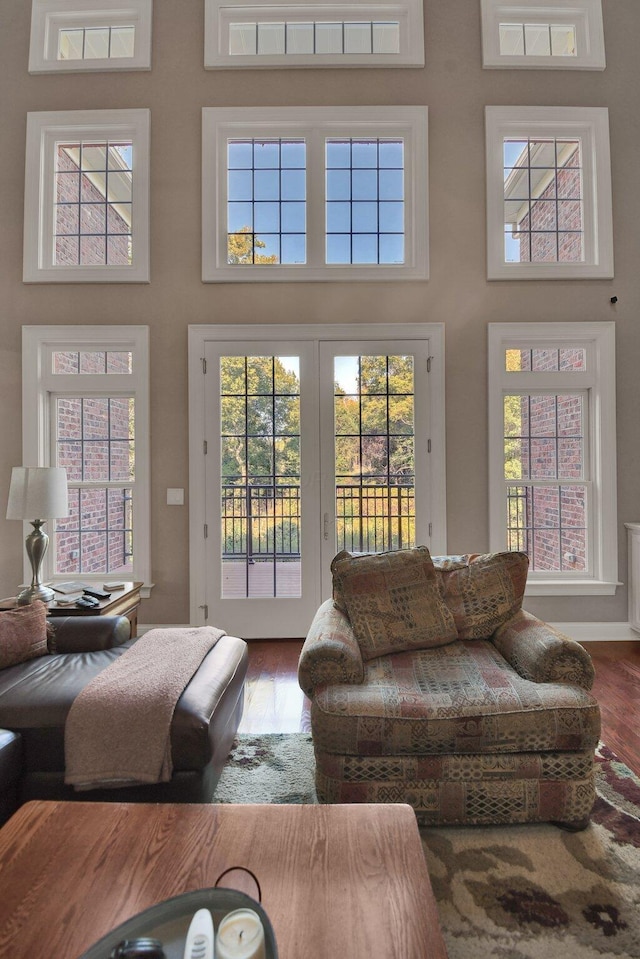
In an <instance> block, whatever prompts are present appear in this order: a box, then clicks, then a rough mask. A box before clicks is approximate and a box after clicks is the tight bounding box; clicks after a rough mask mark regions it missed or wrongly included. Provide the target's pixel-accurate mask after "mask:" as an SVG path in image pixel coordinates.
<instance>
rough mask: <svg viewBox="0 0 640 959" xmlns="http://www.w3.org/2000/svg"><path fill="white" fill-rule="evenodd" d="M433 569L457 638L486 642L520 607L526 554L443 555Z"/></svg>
mask: <svg viewBox="0 0 640 959" xmlns="http://www.w3.org/2000/svg"><path fill="white" fill-rule="evenodd" d="M435 566H436V569H437V571H438V575H439V576H440V578H441V580H442V585H443V590H444V601H445V603H446V604H447V606H448V607H449V609H450V610H451V612H452V613H453V618H454V620H455V623H456V627H457V629H458V637H459V638H460V639H489V638H490V637H491V636H492V635H493V633H494V632H495V631H496V629H498V627H499V626H502V625H503V624H504V623H506V622H507V621H508V620H510V619H511V618H512V617H513V616H515V614H516V613H517V612H518V610H519V609H521V607H522V598H523V596H524V590H525V586H526V585H527V571H528V569H529V557H528V556H527V554H526V553H518V552H516V551H509V552H503V553H481V554H477V553H476V554H470V555H467V556H456V557H451V556H449V557H446V556H443V557H437V558H436V561H435Z"/></svg>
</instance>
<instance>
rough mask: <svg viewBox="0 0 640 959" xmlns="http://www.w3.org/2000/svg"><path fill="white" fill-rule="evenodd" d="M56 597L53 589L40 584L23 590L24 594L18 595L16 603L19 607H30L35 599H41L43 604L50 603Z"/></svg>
mask: <svg viewBox="0 0 640 959" xmlns="http://www.w3.org/2000/svg"><path fill="white" fill-rule="evenodd" d="M55 595H56V594H55V593H54V591H53V590H52V589H49V587H48V586H42V585H41V584H40V583H39V584H38V585H37V586H27V587H26V589H23V590H22V592H20V593H18V596H17V600H16V601H17V603H18V606H28V605H29V603H32V602H33V601H34V600H35V599H41V600H42V602H43V603H50V602H51V600H52V599H53V597H54V596H55Z"/></svg>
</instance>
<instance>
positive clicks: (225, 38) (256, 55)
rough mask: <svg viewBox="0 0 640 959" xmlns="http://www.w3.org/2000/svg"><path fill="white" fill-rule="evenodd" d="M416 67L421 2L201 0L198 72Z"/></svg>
mask: <svg viewBox="0 0 640 959" xmlns="http://www.w3.org/2000/svg"><path fill="white" fill-rule="evenodd" d="M273 66H283V67H306V66H311V67H316V68H317V67H336V66H348V67H372V66H375V67H402V66H424V25H423V12H422V2H421V0H400V2H399V3H384V2H377V0H350V2H348V3H343V4H335V3H327V2H324V3H323V2H322V0H279V2H277V3H256V2H254V3H247V2H243V0H205V67H207V68H209V69H212V68H216V67H242V68H244V69H246V68H247V67H273Z"/></svg>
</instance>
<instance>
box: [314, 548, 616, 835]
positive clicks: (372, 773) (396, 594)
mask: <svg viewBox="0 0 640 959" xmlns="http://www.w3.org/2000/svg"><path fill="white" fill-rule="evenodd" d="M527 568H528V559H527V557H526V555H525V554H523V553H516V552H509V553H494V554H485V555H476V556H455V557H451V556H450V557H435V558H434V559H433V560H432V558H431V557H430V555H429V552H428V550H426V548H424V547H418V548H416V549H413V550H401V551H397V552H394V553H382V554H377V555H368V556H351V555H349V554H348V553H345V552H343V553H339V554H338V556H336V558H335V559H334V561H333V563H332V571H333V581H334V598H333V600H327V601H326V602H325V603H323V604H322V606H321V607H320V609H319V610H318V612H317V614H316V616H315V618H314V621H313V623H312V625H311V628H310V630H309V634H308V636H307V638H306V640H305V643H304V646H303V649H302V653H301V657H300V663H299V670H298V679H299V683H300V686H301V687H302V689H303V690H304V691H305V693H306V694H307V695H308V696H309V697H310V698H311V729H312V734H313V742H314V749H315V757H316V787H317V792H318V798H319V799H320V801H321V802H331V803H344V802H407V803H410V804H411V805H412V806H413V808H414V809H415V811H416V814H417V816H418V820H419V821H420V822H421V823H423V824H462V823H465V824H475V823H512V822H537V821H554V822H558V823H562V824H565V825H567V826H569V827H572V828H583V827H584V826H586V825H587V823H588V821H589V815H590V812H591V808H592V806H593V802H594V798H595V787H594V751H595V747H596V745H597V743H598V739H599V734H600V710H599V707H598V704H597V702H596V700H595V699H594V698H593V697H592V696H591V695H590V693H589V692H588V690H589V689H590V688H591V685H592V683H593V676H594V671H593V666H592V664H591V659H590V657H589V655H588V654H587V652H586V651H585V650H584V649H583V648H582V647H581V646H580V645H579V644H578V643H575V642H573V641H572V640H571V639H569V638H568V637H566V636H564V635H563V634H562V633H559V632H557V631H556V630H554V629H552V628H551V627H550V626H548V625H546V624H545V623H543V622H541V621H540V620H538V619H536V618H535V617H534V616H531V615H530V614H529V613H527V612H525V611H524V610H522V609H521V603H522V596H523V593H524V588H525V584H526V576H527Z"/></svg>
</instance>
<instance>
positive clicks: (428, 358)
mask: <svg viewBox="0 0 640 959" xmlns="http://www.w3.org/2000/svg"><path fill="white" fill-rule="evenodd" d="M432 359H433V357H432V356H428V357H427V373H430V372H431V360H432Z"/></svg>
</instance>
